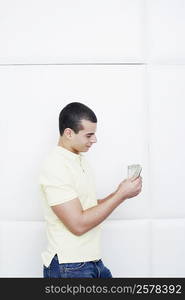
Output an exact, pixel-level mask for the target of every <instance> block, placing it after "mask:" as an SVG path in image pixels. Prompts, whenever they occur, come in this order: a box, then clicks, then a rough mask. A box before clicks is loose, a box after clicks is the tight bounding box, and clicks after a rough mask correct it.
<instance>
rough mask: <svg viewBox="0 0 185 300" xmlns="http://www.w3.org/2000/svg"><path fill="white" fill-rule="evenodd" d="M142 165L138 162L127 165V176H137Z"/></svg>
mask: <svg viewBox="0 0 185 300" xmlns="http://www.w3.org/2000/svg"><path fill="white" fill-rule="evenodd" d="M141 170H142V167H141V165H139V164H133V165H129V166H128V170H127V171H128V174H127V176H128V178H131V177H135V178H137V177H138V176H139V175H140V173H141Z"/></svg>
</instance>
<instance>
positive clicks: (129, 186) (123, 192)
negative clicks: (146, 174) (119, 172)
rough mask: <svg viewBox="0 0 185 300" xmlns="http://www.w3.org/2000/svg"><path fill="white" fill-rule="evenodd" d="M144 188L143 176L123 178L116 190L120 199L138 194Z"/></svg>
mask: <svg viewBox="0 0 185 300" xmlns="http://www.w3.org/2000/svg"><path fill="white" fill-rule="evenodd" d="M141 189H142V177H141V176H139V177H137V178H134V177H131V178H127V179H125V180H123V181H122V182H121V183H120V185H119V186H118V188H117V190H116V194H117V195H118V196H119V197H120V200H125V199H128V198H132V197H135V196H137V195H138V194H139V193H140V192H141Z"/></svg>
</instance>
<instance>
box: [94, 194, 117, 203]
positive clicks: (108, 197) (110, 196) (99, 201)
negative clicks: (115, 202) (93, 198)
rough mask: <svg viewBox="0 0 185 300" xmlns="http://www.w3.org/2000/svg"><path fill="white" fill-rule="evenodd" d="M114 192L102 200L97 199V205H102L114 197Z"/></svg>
mask: <svg viewBox="0 0 185 300" xmlns="http://www.w3.org/2000/svg"><path fill="white" fill-rule="evenodd" d="M115 193H116V192H113V193H111V194H110V195H108V196H107V197H105V198H103V199H98V200H97V201H98V204H100V203H103V202H105V201H107V200H108V199H110V198H112V197H113V196H114V195H115Z"/></svg>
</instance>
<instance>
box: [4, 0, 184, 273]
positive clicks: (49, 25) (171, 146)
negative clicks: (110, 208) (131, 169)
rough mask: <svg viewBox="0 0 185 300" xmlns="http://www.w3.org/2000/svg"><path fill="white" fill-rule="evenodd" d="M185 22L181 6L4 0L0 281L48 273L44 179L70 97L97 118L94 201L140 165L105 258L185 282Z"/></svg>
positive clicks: (106, 242) (127, 269)
mask: <svg viewBox="0 0 185 300" xmlns="http://www.w3.org/2000/svg"><path fill="white" fill-rule="evenodd" d="M184 15H185V0H176V1H173V0H145V1H144V0H52V1H51V0H50V1H49V0H32V1H25V0H16V1H15V0H6V1H5V0H4V1H3V0H1V1H0V43H1V45H0V83H1V84H0V99H1V109H0V130H1V147H0V151H1V156H0V163H1V167H0V178H1V183H2V184H1V190H0V193H1V210H0V244H1V247H0V277H42V261H41V257H40V253H41V251H42V250H43V249H44V247H45V245H46V236H45V227H44V226H45V223H44V219H43V211H42V206H41V199H40V195H39V188H38V177H39V172H40V168H41V166H42V162H43V160H44V157H45V156H47V154H48V152H49V151H50V149H51V148H52V147H53V146H55V145H56V144H57V142H58V138H59V131H58V116H59V112H60V111H61V109H62V108H63V107H64V106H65V105H66V104H67V103H69V102H72V101H80V102H83V103H85V104H87V105H88V106H90V107H91V108H92V109H93V110H94V111H95V113H96V115H97V117H98V130H97V138H98V143H97V144H96V145H94V147H93V149H92V150H90V152H89V153H87V154H86V155H87V157H88V159H89V161H90V162H91V164H92V165H93V167H94V171H95V174H96V181H97V194H98V198H101V197H105V196H106V195H108V194H109V193H111V192H112V191H113V190H114V189H115V188H117V186H118V184H119V183H120V182H121V180H123V179H124V178H125V177H126V175H127V170H126V168H127V165H128V164H131V163H140V164H141V165H142V166H143V171H142V177H143V189H142V193H141V194H140V195H139V196H137V197H134V198H131V199H128V200H127V201H125V202H124V203H123V204H122V205H121V206H119V207H118V208H117V209H116V210H115V211H114V212H113V213H112V214H111V215H110V216H109V218H108V220H107V221H105V222H104V227H103V228H104V230H103V239H102V249H103V261H104V263H105V264H106V265H107V266H108V267H109V268H110V269H111V271H112V274H113V276H114V277H184V276H185V262H184V259H183V253H184V250H185V241H184V236H185V202H184V186H183V183H184V182H183V180H184V171H183V168H184V166H185V158H184V152H185V144H184V142H183V133H184V129H185V122H184V112H185V110H184V108H185V105H184V101H183V100H184V96H185V85H184V80H183V79H184V77H185V67H184V61H185V38H184V29H185V18H184ZM110 240H111V242H110Z"/></svg>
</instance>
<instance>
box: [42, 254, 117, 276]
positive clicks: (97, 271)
mask: <svg viewBox="0 0 185 300" xmlns="http://www.w3.org/2000/svg"><path fill="white" fill-rule="evenodd" d="M43 275H44V278H46V277H47V278H112V274H111V272H110V270H109V269H108V268H106V267H105V266H104V264H103V262H102V260H101V259H100V260H98V261H87V262H77V263H61V264H59V261H58V256H57V254H56V255H55V256H54V257H53V259H52V261H51V263H50V265H49V267H48V268H47V267H46V266H43Z"/></svg>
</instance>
